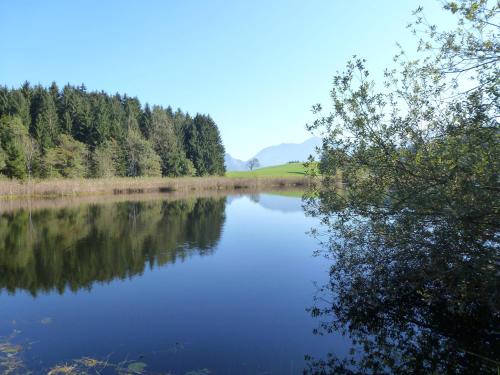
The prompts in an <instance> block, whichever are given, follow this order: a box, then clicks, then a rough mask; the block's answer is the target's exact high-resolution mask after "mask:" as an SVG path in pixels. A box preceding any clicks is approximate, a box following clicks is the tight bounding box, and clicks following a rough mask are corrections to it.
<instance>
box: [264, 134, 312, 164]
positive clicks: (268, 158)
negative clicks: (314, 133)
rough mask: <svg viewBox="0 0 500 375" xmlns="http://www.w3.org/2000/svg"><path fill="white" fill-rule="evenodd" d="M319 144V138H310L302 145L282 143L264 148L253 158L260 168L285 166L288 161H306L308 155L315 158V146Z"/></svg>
mask: <svg viewBox="0 0 500 375" xmlns="http://www.w3.org/2000/svg"><path fill="white" fill-rule="evenodd" d="M320 144H321V138H319V137H312V138H309V139H308V140H307V141H305V142H302V143H282V144H280V145H276V146H270V147H266V148H265V149H263V150H262V151H260V152H259V153H258V154H257V155H255V157H256V158H257V159H259V163H260V166H261V167H268V166H271V165H279V164H285V163H288V162H289V161H301V162H302V161H306V160H307V158H308V157H309V155H314V156H316V150H315V148H316V146H319V145H320Z"/></svg>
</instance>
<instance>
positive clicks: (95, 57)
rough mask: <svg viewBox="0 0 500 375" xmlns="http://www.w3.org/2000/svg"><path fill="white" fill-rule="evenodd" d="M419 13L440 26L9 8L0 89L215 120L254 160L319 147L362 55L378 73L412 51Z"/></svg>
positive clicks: (335, 16)
mask: <svg viewBox="0 0 500 375" xmlns="http://www.w3.org/2000/svg"><path fill="white" fill-rule="evenodd" d="M419 4H423V5H424V8H425V9H427V11H426V14H428V15H430V16H431V19H432V21H436V20H437V21H439V18H436V17H441V16H440V14H442V11H440V10H439V9H440V5H439V3H438V2H437V1H434V0H422V1H409V0H377V1H369V0H358V1H354V0H353V1H340V0H310V1H306V0H267V1H264V0H252V1H250V0H248V1H246V0H245V1H243V0H230V1H229V0H227V1H221V0H211V1H209V0H204V1H202V0H199V1H195V0H182V1H181V0H179V1H160V0H158V1H147V0H143V1H131V0H130V1H124V0H122V1H112V0H111V1H102V0H101V1H97V0H85V1H83V0H81V1H80V0H74V1H55V0H47V1H22V0H0V35H2V55H1V57H0V84H5V85H7V86H19V85H20V84H21V83H22V82H24V81H25V80H28V81H30V82H32V83H41V84H43V85H49V84H50V82H52V81H56V82H57V83H58V84H59V85H60V86H62V85H64V84H65V83H67V82H70V83H73V84H80V83H82V82H83V83H85V84H86V86H87V88H88V89H90V90H101V89H102V90H105V91H107V92H110V93H115V92H120V93H127V94H129V95H132V96H137V97H138V98H139V99H140V100H141V102H142V103H145V102H149V103H150V104H161V105H165V106H166V105H172V107H174V108H177V107H180V108H182V109H183V110H185V111H188V112H189V113H192V114H194V113H196V112H202V113H209V114H210V115H211V116H212V117H213V118H214V120H215V121H216V122H217V124H218V125H219V128H220V131H221V134H222V138H223V141H224V144H225V146H226V150H227V151H228V152H229V153H231V154H232V155H233V156H235V157H238V158H241V159H248V158H249V157H251V156H253V155H254V154H255V153H256V152H258V151H259V150H260V149H261V148H263V147H266V146H269V145H272V144H278V143H282V142H301V141H303V140H305V139H307V138H308V137H310V134H309V133H308V132H307V131H306V130H305V124H306V123H307V122H308V121H310V120H311V119H312V115H311V112H310V108H311V105H313V104H315V103H318V102H321V103H328V92H329V90H330V88H331V81H332V77H333V75H334V74H335V72H336V71H337V70H339V69H342V68H343V66H344V65H345V62H346V61H347V59H349V57H351V56H352V55H353V54H357V55H359V56H362V57H365V58H367V59H368V62H369V66H370V67H371V68H372V69H373V71H374V73H377V72H379V73H380V72H381V71H382V69H383V68H384V67H386V66H389V65H390V64H391V59H392V55H393V54H394V52H395V51H396V47H395V42H396V41H399V42H400V43H402V44H403V45H407V46H412V45H414V43H413V37H412V36H411V35H410V33H409V32H408V31H407V30H406V29H405V25H406V24H407V23H408V22H409V21H410V20H411V19H412V18H411V11H412V10H413V9H415V8H416V7H417V6H418V5H419ZM432 17H435V18H432Z"/></svg>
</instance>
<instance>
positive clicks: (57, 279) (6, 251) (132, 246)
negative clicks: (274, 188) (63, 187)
mask: <svg viewBox="0 0 500 375" xmlns="http://www.w3.org/2000/svg"><path fill="white" fill-rule="evenodd" d="M224 209H225V198H222V199H212V198H199V199H193V200H179V201H173V202H169V201H153V202H122V203H116V204H107V205H106V204H105V205H86V206H80V207H75V208H66V209H59V210H39V211H34V212H32V213H30V212H28V211H26V210H21V211H17V212H14V213H10V214H4V215H2V216H0V288H5V289H7V290H8V291H10V292H14V291H15V290H17V289H25V290H28V291H30V292H31V293H32V294H34V295H36V294H37V293H38V292H40V291H50V290H53V289H57V290H58V291H59V292H61V293H62V292H63V291H64V289H65V288H66V287H69V288H70V289H71V290H78V289H80V288H89V287H91V286H92V284H93V283H94V282H98V281H101V282H103V281H111V280H113V279H116V278H120V279H123V278H127V277H131V276H133V275H136V274H140V273H142V272H143V271H144V269H145V267H146V264H148V265H149V266H150V267H153V266H154V265H155V264H157V265H164V264H166V263H173V262H175V261H176V260H178V259H181V260H182V259H184V258H186V257H188V256H189V255H190V254H191V253H193V252H196V253H198V254H210V252H211V251H212V250H213V248H214V246H215V245H216V244H217V242H218V241H219V238H220V234H221V230H222V226H223V223H224V220H225V214H224Z"/></svg>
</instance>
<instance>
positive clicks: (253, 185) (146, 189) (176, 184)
mask: <svg viewBox="0 0 500 375" xmlns="http://www.w3.org/2000/svg"><path fill="white" fill-rule="evenodd" d="M310 184H311V179H310V178H307V177H279V178H277V177H253V178H236V177H212V176H211V177H176V178H169V177H161V178H159V177H158V178H154V177H151V178H148V177H139V178H135V177H113V178H99V179H53V180H30V181H20V180H3V181H0V200H23V199H50V198H60V197H78V196H95V195H130V194H143V193H172V192H177V193H179V192H183V193H186V192H200V191H238V190H244V189H249V190H252V189H253V190H255V189H272V188H284V187H289V188H297V187H301V188H306V187H308V186H309V185H310Z"/></svg>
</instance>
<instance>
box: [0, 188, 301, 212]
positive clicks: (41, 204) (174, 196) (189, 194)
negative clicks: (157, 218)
mask: <svg viewBox="0 0 500 375" xmlns="http://www.w3.org/2000/svg"><path fill="white" fill-rule="evenodd" d="M304 191H305V188H304V187H287V186H282V187H271V188H264V189H263V188H241V189H233V190H195V191H172V192H167V193H158V192H157V193H147V194H141V193H132V194H112V195H109V194H100V195H74V196H60V197H50V198H48V197H46V198H42V197H37V198H30V197H24V198H22V199H0V214H2V213H8V212H15V211H17V210H20V209H24V210H28V211H30V212H31V211H37V210H43V209H60V208H68V207H77V206H81V205H88V204H99V205H101V204H112V203H118V202H148V201H155V200H165V201H175V200H181V199H191V198H221V197H225V196H228V195H231V196H242V195H247V194H259V193H263V192H267V193H271V194H272V193H279V194H290V195H293V196H300V195H301V193H303V192H304Z"/></svg>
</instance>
